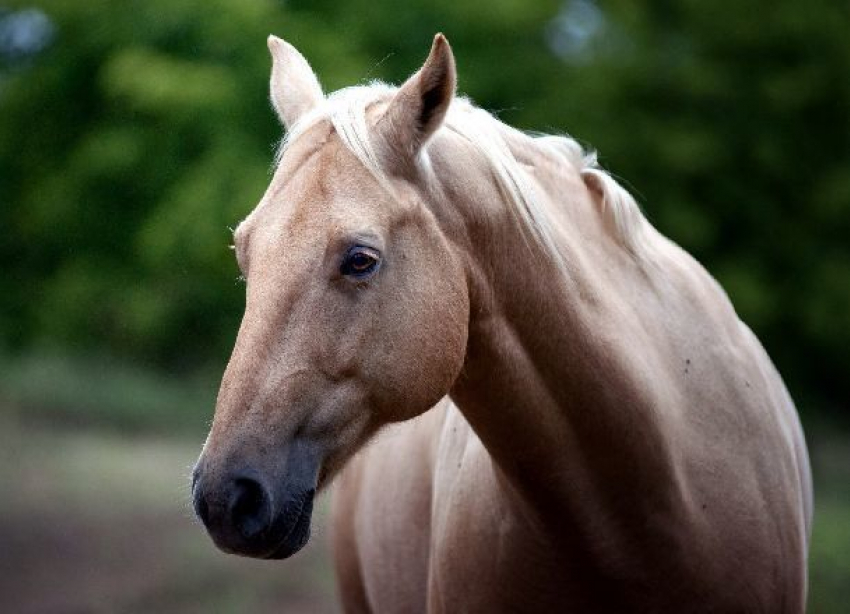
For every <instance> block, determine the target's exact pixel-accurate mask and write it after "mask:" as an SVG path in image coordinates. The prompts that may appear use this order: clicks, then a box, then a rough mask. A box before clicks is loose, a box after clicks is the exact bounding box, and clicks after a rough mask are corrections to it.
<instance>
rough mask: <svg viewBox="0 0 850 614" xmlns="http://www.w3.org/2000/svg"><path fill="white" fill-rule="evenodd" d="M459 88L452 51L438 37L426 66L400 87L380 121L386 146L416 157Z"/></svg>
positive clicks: (442, 39) (440, 121)
mask: <svg viewBox="0 0 850 614" xmlns="http://www.w3.org/2000/svg"><path fill="white" fill-rule="evenodd" d="M456 85H457V76H456V71H455V58H454V55H453V54H452V48H451V47H450V46H449V41H447V40H446V37H445V36H443V35H442V34H437V35H436V36H435V37H434V44H433V45H432V46H431V53H430V54H428V59H427V60H425V64H424V65H423V66H422V68H420V69H419V70H418V71H417V72H416V73H415V74H414V75H413V76H412V77H410V78H409V79H408V80H407V81H405V83H404V85H402V86H401V87H400V88H399V90H398V92H397V93H396V95H395V97H394V98H393V99H392V100H391V101H390V104H389V106H388V107H387V110H386V112H385V113H384V116H383V117H382V118H381V119H380V120H379V130H380V131H381V132H382V133H383V134H384V137H385V139H386V142H387V144H388V145H390V146H391V147H400V148H401V150H402V152H403V153H405V154H410V155H412V154H415V153H416V152H417V150H418V149H419V148H420V147H421V146H422V144H423V143H425V141H427V140H428V137H430V136H431V135H432V134H434V132H435V131H436V130H437V128H439V127H440V124H442V122H443V118H444V117H445V116H446V111H448V109H449V105H450V104H451V102H452V99H453V98H454V94H455V87H456Z"/></svg>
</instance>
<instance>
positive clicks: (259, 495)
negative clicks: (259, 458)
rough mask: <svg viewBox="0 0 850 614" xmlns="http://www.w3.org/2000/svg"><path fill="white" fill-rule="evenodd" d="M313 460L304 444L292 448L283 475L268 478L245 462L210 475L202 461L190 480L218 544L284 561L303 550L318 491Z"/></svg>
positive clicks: (201, 514)
mask: <svg viewBox="0 0 850 614" xmlns="http://www.w3.org/2000/svg"><path fill="white" fill-rule="evenodd" d="M314 457H315V455H313V454H310V453H309V451H308V450H307V449H306V448H305V446H293V447H292V448H290V454H289V455H288V458H287V462H286V466H285V468H284V470H283V471H282V472H281V473H282V475H274V474H275V473H277V472H276V471H271V472H270V473H271V474H272V475H268V476H264V475H263V474H262V473H261V472H260V471H258V470H257V469H256V468H254V467H251V466H248V465H245V464H242V463H240V464H239V465H240V466H238V467H236V468H234V470H231V471H228V472H219V471H215V472H211V471H207V470H206V468H205V462H204V459H203V457H202V459H201V460H200V461H199V462H198V465H197V467H196V468H195V471H194V473H193V477H192V500H193V504H194V507H195V513H196V514H197V515H198V518H200V519H201V521H202V522H203V523H204V526H205V527H206V528H207V532H208V533H209V534H210V537H211V538H212V540H213V542H215V544H216V546H218V547H219V548H221V549H222V550H224V551H225V552H230V553H232V554H239V555H242V556H250V557H254V558H263V559H283V558H286V557H289V556H292V555H293V554H295V553H296V552H298V551H299V550H300V549H301V548H303V547H304V546H305V545H306V543H307V541H308V540H309V538H310V520H311V516H312V512H313V497H314V495H315V493H316V479H317V474H318V463H316V462H314V461H313V458H314ZM218 476H221V477H218ZM273 485H277V486H278V487H277V488H274V487H273Z"/></svg>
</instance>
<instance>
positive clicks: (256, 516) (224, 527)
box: [193, 476, 273, 553]
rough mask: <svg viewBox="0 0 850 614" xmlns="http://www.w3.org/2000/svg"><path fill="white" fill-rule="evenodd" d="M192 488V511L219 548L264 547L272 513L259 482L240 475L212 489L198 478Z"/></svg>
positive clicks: (238, 549) (240, 549) (251, 549)
mask: <svg viewBox="0 0 850 614" xmlns="http://www.w3.org/2000/svg"><path fill="white" fill-rule="evenodd" d="M193 491H194V492H193V503H194V507H195V513H196V514H197V515H198V518H200V519H201V522H203V523H204V526H205V527H206V528H207V531H209V533H210V535H211V536H212V538H213V539H214V540H215V542H216V543H217V544H218V545H219V546H220V547H222V548H224V549H225V550H230V551H236V552H242V553H251V552H253V551H254V550H257V549H260V548H263V547H264V545H265V544H264V543H263V542H264V540H263V539H262V537H263V535H264V534H265V533H266V532H267V531H268V530H269V528H270V527H271V524H272V520H273V514H272V502H271V496H270V494H269V492H268V490H267V489H266V488H264V487H263V485H262V484H261V483H260V482H259V481H257V480H255V479H253V478H251V477H246V476H239V477H236V478H229V479H225V480H222V483H220V484H219V485H217V487H216V488H215V489H211V488H209V487H208V486H207V485H206V484H205V483H204V480H203V479H197V480H195V484H194V488H193Z"/></svg>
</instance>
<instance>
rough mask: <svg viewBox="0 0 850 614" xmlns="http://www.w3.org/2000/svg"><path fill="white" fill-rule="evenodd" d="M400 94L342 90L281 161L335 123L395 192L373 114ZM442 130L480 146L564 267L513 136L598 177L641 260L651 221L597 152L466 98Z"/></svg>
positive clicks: (297, 128)
mask: <svg viewBox="0 0 850 614" xmlns="http://www.w3.org/2000/svg"><path fill="white" fill-rule="evenodd" d="M396 91H397V88H395V87H392V86H389V85H387V84H385V83H381V82H373V83H371V84H369V85H360V86H353V87H347V88H344V89H341V90H337V91H336V92H334V93H332V94H330V95H329V96H327V98H325V100H324V102H323V104H321V105H319V106H318V107H317V108H316V109H313V110H312V111H311V112H310V113H308V114H307V115H305V116H304V117H302V118H301V119H300V120H299V121H298V122H297V123H296V124H295V125H294V126H292V128H291V129H290V130H289V131H288V132H287V134H286V136H285V137H284V138H283V140H282V141H281V144H280V147H279V148H278V153H277V156H276V159H277V160H278V161H279V159H280V157H281V156H282V155H283V152H284V151H285V149H286V147H287V145H288V144H289V143H292V142H293V141H294V140H295V139H297V138H298V137H299V136H300V135H301V134H303V133H304V132H305V131H306V130H307V129H309V128H310V127H311V126H313V125H314V124H316V123H317V122H319V121H321V120H330V121H331V123H332V124H333V126H334V129H335V130H336V132H337V134H338V135H339V137H340V139H342V142H343V143H344V144H345V146H346V147H347V148H348V149H349V150H351V152H352V153H353V154H354V155H356V156H357V158H358V159H359V160H360V161H361V162H362V163H363V165H364V166H365V167H366V168H367V169H369V171H371V172H372V174H373V175H374V176H375V177H376V178H377V179H378V180H379V181H380V182H381V183H382V184H384V185H385V186H387V187H389V180H388V178H387V174H386V172H385V169H384V168H382V165H381V162H380V160H379V158H378V155H377V154H376V152H375V149H374V147H373V146H372V142H371V138H370V131H369V125H368V122H367V109H368V108H369V106H370V105H372V104H373V103H375V102H379V101H384V100H389V99H391V98H392V96H393V94H395V92H396ZM440 130H450V131H451V132H454V133H455V134H457V135H458V136H460V137H461V138H463V139H465V140H467V141H468V142H469V143H471V144H472V145H474V147H475V148H476V149H477V150H478V152H479V153H480V154H481V155H482V156H483V157H484V158H485V160H486V161H487V162H488V163H489V165H490V167H491V169H492V170H493V174H494V176H495V177H496V179H497V181H498V182H499V184H500V187H501V188H502V190H503V191H504V192H505V194H506V195H507V196H508V197H509V199H510V201H511V202H512V204H513V205H514V210H515V212H516V214H517V215H518V217H519V219H520V220H521V221H522V222H523V223H524V225H525V227H526V228H527V229H528V230H529V231H530V232H531V234H532V235H533V236H534V237H535V238H536V239H537V240H539V241H540V242H541V244H542V245H543V246H544V247H545V248H546V249H547V251H548V252H549V253H551V255H552V256H553V258H554V259H555V261H556V262H558V263H559V264H562V262H561V260H562V258H561V255H560V252H559V250H558V249H557V242H556V241H555V235H556V232H557V231H556V229H555V224H554V218H553V216H552V214H551V213H550V211H549V209H548V207H547V206H546V204H545V202H544V201H542V200H540V199H539V198H537V196H536V194H535V191H534V187H533V184H532V183H531V182H530V181H528V179H527V174H526V171H524V170H523V168H522V165H521V164H520V163H519V162H518V161H517V159H516V158H515V157H514V155H513V153H512V152H511V149H510V146H509V143H508V141H507V140H506V138H505V137H506V136H507V135H509V134H511V133H513V134H515V135H518V136H522V137H525V138H530V139H532V140H533V141H534V143H535V144H537V145H539V146H540V147H542V148H545V149H547V150H548V151H549V152H553V153H555V154H556V155H557V156H559V157H560V158H563V159H564V160H565V161H566V162H567V163H568V164H571V165H572V166H573V167H574V168H575V169H576V171H578V172H579V173H580V174H581V175H582V176H583V177H585V179H587V178H591V177H592V178H593V179H592V181H593V182H594V184H595V185H594V188H595V189H596V190H598V191H599V192H601V195H602V203H603V215H606V216H607V217H608V220H609V222H610V224H611V226H612V228H613V229H614V231H615V234H616V237H617V239H618V240H619V242H620V243H621V245H622V246H623V247H624V248H625V249H626V250H628V251H629V252H631V253H632V254H634V255H635V256H638V255H640V253H641V250H642V248H643V241H642V240H641V239H642V235H643V233H642V230H643V228H644V226H645V225H646V224H647V223H646V220H645V218H644V216H643V214H642V213H641V211H640V208H639V207H638V205H637V203H636V202H635V200H634V198H633V197H632V195H631V194H629V193H628V192H627V191H626V190H625V189H624V188H623V187H622V186H621V185H620V184H619V183H617V181H616V180H615V179H614V178H613V177H611V175H609V174H608V173H607V172H606V171H605V170H603V169H602V168H601V167H600V166H599V164H598V162H597V157H596V152H595V151H586V150H585V149H584V148H583V147H582V146H581V145H579V143H578V142H577V141H576V140H575V139H573V138H571V137H568V136H560V135H549V134H531V133H525V132H521V131H519V130H516V129H515V128H512V127H510V126H508V125H506V124H504V123H502V122H501V121H499V120H498V119H496V118H495V117H494V116H493V115H491V114H490V113H488V112H486V111H484V110H483V109H481V108H478V107H476V106H475V105H473V104H472V103H471V102H470V101H469V100H468V99H466V98H463V97H456V98H455V99H454V100H453V101H452V103H451V106H450V107H449V110H448V112H447V113H446V118H445V120H444V122H443V125H442V126H441V128H440ZM425 149H426V150H427V146H426V147H425Z"/></svg>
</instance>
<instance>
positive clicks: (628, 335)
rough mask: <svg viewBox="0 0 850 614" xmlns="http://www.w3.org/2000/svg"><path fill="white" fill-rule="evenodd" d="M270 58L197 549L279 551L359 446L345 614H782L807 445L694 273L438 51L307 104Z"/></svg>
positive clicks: (295, 57) (794, 559)
mask: <svg viewBox="0 0 850 614" xmlns="http://www.w3.org/2000/svg"><path fill="white" fill-rule="evenodd" d="M269 46H270V48H271V51H272V56H273V59H274V67H273V70H272V76H271V97H272V102H273V103H274V107H275V109H276V110H277V113H278V115H279V116H280V118H281V120H282V122H283V123H284V124H285V126H286V127H287V129H288V134H287V138H286V140H285V142H284V144H283V146H282V147H281V153H280V156H279V163H278V166H277V168H276V171H275V174H274V177H273V179H272V182H271V185H270V186H269V188H268V191H267V192H266V193H265V196H264V197H263V199H262V201H261V202H260V204H259V205H258V206H257V208H256V209H255V210H254V211H253V212H252V213H251V214H250V215H249V216H248V217H247V219H245V221H243V222H242V223H241V224H240V225H239V227H238V228H237V230H236V232H235V249H236V254H237V257H238V260H239V265H240V267H241V269H242V271H243V273H244V275H245V278H246V279H247V301H246V308H245V316H244V319H243V321H242V325H241V327H240V329H239V336H238V338H237V340H236V346H235V348H234V350H233V356H232V357H231V360H230V363H229V364H228V366H227V370H226V371H225V373H224V378H223V381H222V384H221V390H220V393H219V397H218V403H217V407H216V413H215V419H214V421H213V424H212V429H211V431H210V434H209V437H208V439H207V442H206V444H205V446H204V450H203V453H202V454H201V458H200V460H199V461H198V465H197V468H196V470H195V474H194V484H193V496H194V503H195V507H196V510H197V513H198V515H199V516H200V518H201V519H202V520H203V522H204V524H205V525H206V527H207V529H208V531H209V533H210V535H211V536H212V539H213V540H214V541H215V543H216V544H217V545H218V546H219V547H220V548H222V549H224V550H226V551H229V552H233V553H237V554H242V555H247V556H253V557H260V558H284V557H288V556H290V555H292V554H294V553H295V552H297V551H298V550H299V549H300V548H301V547H302V546H304V544H305V543H306V542H307V539H308V537H309V533H310V516H311V510H312V504H313V496H314V494H315V493H316V491H317V490H321V489H322V488H323V487H325V486H326V485H327V484H328V483H329V482H330V481H331V479H332V477H333V476H334V475H335V474H337V473H338V472H339V470H340V469H341V468H342V467H343V466H344V465H345V464H346V461H348V460H349V459H350V458H351V457H352V456H353V455H354V454H355V453H356V452H357V451H358V450H361V449H363V451H362V452H361V453H360V454H358V455H357V456H356V457H355V458H353V459H352V460H351V462H350V463H348V465H347V467H346V469H345V471H344V472H343V473H342V475H341V477H340V479H339V481H338V490H337V492H336V497H335V510H334V524H335V527H334V529H335V533H334V534H335V538H334V539H335V551H336V567H337V570H338V574H339V580H340V585H341V592H342V597H343V601H344V604H345V608H346V610H347V611H352V612H360V611H364V612H365V611H377V612H417V611H430V612H500V611H512V612H514V611H516V612H520V611H535V612H566V611H569V612H771V613H776V612H801V611H803V609H804V605H805V595H806V555H807V548H808V539H809V531H810V522H811V514H812V494H811V481H810V472H809V463H808V458H807V452H806V446H805V442H804V439H803V434H802V431H801V428H800V424H799V421H798V418H797V415H796V412H795V409H794V405H793V403H792V401H791V399H790V397H789V395H788V393H787V391H786V389H785V387H784V385H783V383H782V380H781V379H780V377H779V375H778V373H777V372H776V370H775V368H774V367H773V365H772V364H771V362H770V360H769V358H768V357H767V354H766V353H765V351H764V350H763V349H762V347H761V345H760V344H759V342H758V341H757V340H756V338H755V337H754V336H753V334H752V333H751V332H750V330H749V329H748V328H747V327H746V326H745V325H744V324H742V323H741V321H740V320H739V319H738V317H737V316H736V314H735V311H734V310H733V308H732V305H731V304H730V303H729V300H728V298H727V297H726V295H725V294H724V292H723V290H722V289H721V288H720V287H719V286H718V284H717V283H716V282H715V281H714V280H713V279H712V278H711V277H710V276H709V275H708V273H706V271H705V270H704V269H703V268H702V267H701V266H700V265H699V264H698V263H697V262H695V261H694V259H693V258H691V257H690V256H689V255H688V254H686V253H685V252H683V251H682V250H681V249H680V248H678V247H677V246H676V245H674V244H673V243H671V242H670V241H669V240H667V239H665V238H664V237H662V236H661V235H660V234H659V233H658V232H657V231H656V230H655V229H653V228H652V227H651V226H650V225H649V223H648V222H647V221H646V220H645V219H644V217H643V216H642V215H641V213H640V211H639V209H638V208H637V206H636V205H635V202H634V200H633V199H632V198H631V197H630V196H629V195H628V194H627V193H626V191H625V190H623V188H621V187H620V186H619V185H618V184H617V183H616V182H615V181H614V180H613V179H612V178H611V177H610V176H608V175H607V174H606V173H604V172H603V171H602V170H600V169H598V168H597V167H596V165H595V160H594V158H593V156H591V155H586V154H585V153H584V152H582V150H581V148H580V147H579V146H578V145H577V144H576V143H575V142H574V141H573V140H571V139H568V138H564V137H554V136H530V135H527V134H524V133H522V132H519V131H517V130H514V129H512V128H509V127H507V126H505V125H504V124H502V123H501V122H499V121H498V120H496V119H495V118H494V117H492V116H491V115H489V114H487V113H486V112H484V111H482V110H480V109H477V108H475V107H474V106H473V105H472V104H470V103H469V102H468V101H466V100H464V99H460V98H456V97H455V63H454V58H453V56H452V52H451V49H450V48H449V44H448V43H447V41H446V39H445V38H443V37H442V36H441V35H438V36H437V37H436V38H435V40H434V45H433V48H432V49H431V53H430V55H429V56H428V59H427V61H426V62H425V64H424V66H423V67H422V68H421V69H420V70H419V71H418V72H417V73H416V74H414V75H413V76H412V77H411V78H410V79H409V80H408V81H407V82H406V83H404V85H402V86H401V87H400V88H398V89H394V88H390V87H388V86H385V85H380V84H373V85H369V86H361V87H352V88H348V89H344V90H341V91H339V92H336V93H334V94H332V95H330V96H328V97H325V96H324V94H323V93H322V90H321V88H320V86H319V82H318V80H317V79H316V77H315V75H314V74H313V72H312V70H311V69H310V67H309V65H308V64H307V62H306V60H305V59H304V58H303V57H302V56H301V55H300V54H299V53H298V52H297V51H296V50H295V49H294V48H293V47H291V46H290V45H288V44H287V43H285V42H283V41H282V40H280V39H277V38H274V37H271V38H270V39H269ZM444 395H448V398H449V399H450V400H445V401H443V402H441V403H438V401H440V399H441V398H442V397H443V396H444ZM435 404H436V407H434V406H435ZM432 407H434V408H433V409H431V408H432ZM429 409H430V411H428V410H429ZM390 423H396V424H395V425H394V426H392V427H389V428H386V429H383V431H382V433H381V435H379V436H378V437H377V438H374V436H375V435H376V434H377V433H378V431H379V430H382V427H385V426H386V425H389V424H390ZM373 438H374V441H373V443H372V445H370V446H368V447H366V443H367V442H368V441H369V440H370V439H373Z"/></svg>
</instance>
